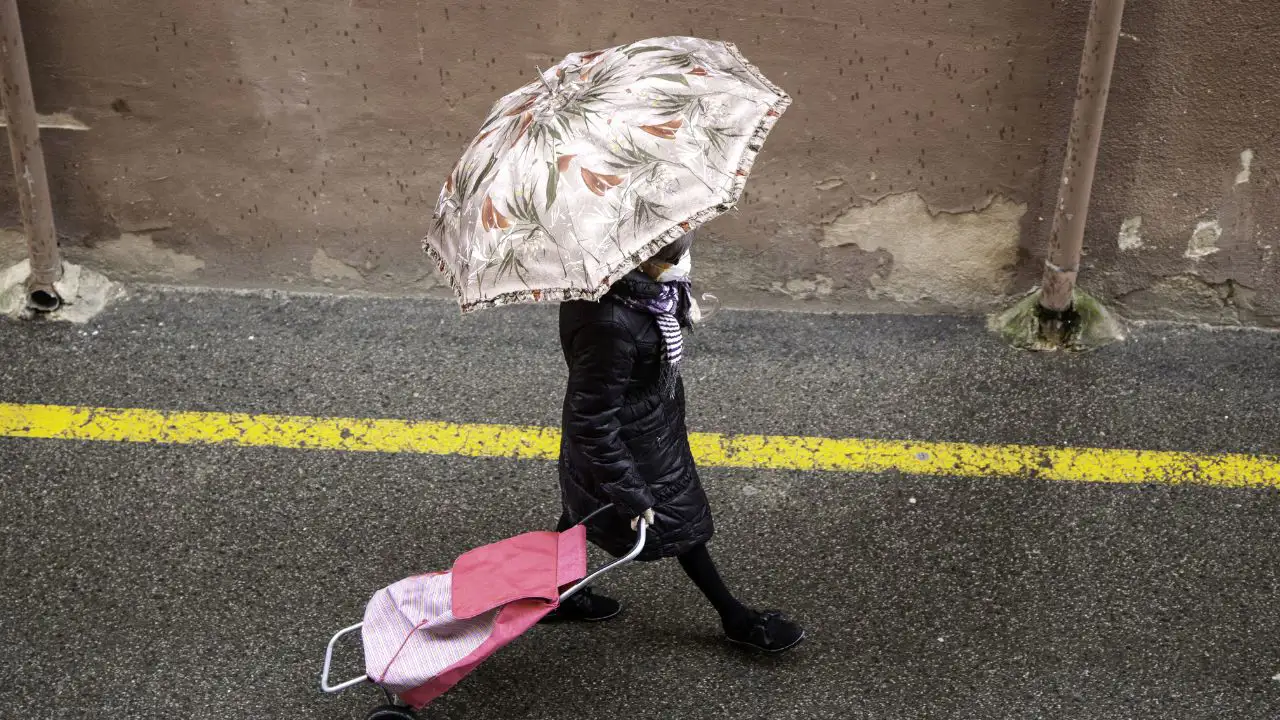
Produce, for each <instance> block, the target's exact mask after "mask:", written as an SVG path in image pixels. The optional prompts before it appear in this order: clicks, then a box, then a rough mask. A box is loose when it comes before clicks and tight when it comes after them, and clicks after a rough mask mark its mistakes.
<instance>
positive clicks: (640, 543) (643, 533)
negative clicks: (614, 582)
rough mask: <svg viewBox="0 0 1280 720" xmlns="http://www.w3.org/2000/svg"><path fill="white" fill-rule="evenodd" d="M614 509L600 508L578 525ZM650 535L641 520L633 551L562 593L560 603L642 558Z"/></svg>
mask: <svg viewBox="0 0 1280 720" xmlns="http://www.w3.org/2000/svg"><path fill="white" fill-rule="evenodd" d="M612 507H613V506H612V505H606V506H604V507H602V508H600V509H599V510H597V511H595V512H593V513H591V514H590V515H588V516H587V517H586V518H584V519H583V521H582V522H581V523H578V524H579V525H583V524H586V523H587V522H588V521H590V520H591V519H592V518H594V517H595V516H596V515H599V514H600V513H602V512H604V511H605V510H608V509H610V508H612ZM648 535H649V527H648V525H647V524H646V523H645V521H644V518H640V519H639V521H638V522H637V523H636V544H635V545H634V546H633V547H632V548H631V551H630V552H628V553H627V554H626V555H623V556H622V557H620V558H618V559H617V560H614V561H613V562H611V563H609V564H608V565H605V566H604V567H602V568H600V569H599V570H596V571H595V572H593V573H591V574H590V575H588V576H587V577H586V578H584V579H583V580H582V581H581V582H579V583H577V584H576V585H574V586H573V587H571V588H569V589H568V590H565V591H564V592H562V593H560V602H564V601H565V600H568V599H569V598H571V597H573V596H574V595H576V594H577V593H578V592H579V591H581V590H582V589H583V588H585V587H587V586H588V585H590V584H591V583H593V582H595V581H596V580H598V579H600V577H601V576H602V575H605V574H606V573H610V572H613V571H614V570H617V569H618V568H620V567H622V566H623V565H627V564H629V563H631V562H632V561H634V560H635V559H636V558H638V557H640V553H641V552H644V544H645V540H646V539H647V538H648Z"/></svg>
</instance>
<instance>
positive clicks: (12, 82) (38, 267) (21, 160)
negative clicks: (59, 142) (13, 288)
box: [0, 0, 62, 312]
mask: <svg viewBox="0 0 1280 720" xmlns="http://www.w3.org/2000/svg"><path fill="white" fill-rule="evenodd" d="M0 34H2V35H3V38H0V55H2V56H3V57H0V84H3V88H2V93H0V95H2V96H3V100H4V116H5V121H6V122H7V123H8V126H9V127H8V131H9V153H10V154H11V155H12V156H13V175H14V179H15V180H16V182H17V185H18V202H19V204H20V205H21V207H22V225H23V228H24V229H25V230H26V233H27V248H28V252H29V253H30V257H31V275H30V276H29V277H28V278H27V303H28V305H30V307H31V308H33V309H35V310H39V311H43V312H51V311H53V310H57V309H58V308H59V307H60V306H61V305H62V298H61V297H60V296H59V295H58V290H57V289H56V288H55V287H54V283H56V282H58V281H59V280H61V279H62V256H61V254H60V253H59V252H58V237H57V234H56V233H55V231H54V225H53V203H52V202H51V200H50V198H49V180H48V176H47V175H46V173H45V166H44V150H43V149H42V148H41V145H40V127H39V125H38V124H37V123H38V120H37V118H36V103H35V98H34V96H33V95H32V93H31V73H30V71H29V70H28V68H27V51H26V46H25V45H24V43H23V42H22V25H21V24H20V22H19V20H18V3H17V0H0Z"/></svg>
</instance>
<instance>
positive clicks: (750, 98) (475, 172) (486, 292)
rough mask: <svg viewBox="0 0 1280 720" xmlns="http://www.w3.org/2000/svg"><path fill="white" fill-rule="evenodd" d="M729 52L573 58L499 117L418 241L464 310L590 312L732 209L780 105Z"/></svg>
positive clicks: (643, 50)
mask: <svg viewBox="0 0 1280 720" xmlns="http://www.w3.org/2000/svg"><path fill="white" fill-rule="evenodd" d="M790 103H791V98H789V97H788V96H787V94H786V93H784V92H783V91H782V90H780V89H779V88H778V87H777V86H775V85H774V84H773V83H771V82H769V80H768V79H767V78H765V76H764V75H763V74H762V73H761V72H760V71H759V70H758V69H756V68H755V67H754V66H752V65H751V64H750V63H749V62H747V60H746V58H744V57H743V56H742V54H741V53H740V52H739V51H738V49H737V48H736V47H734V46H733V45H732V44H729V43H724V42H719V41H712V40H703V39H699V38H692V37H668V38H656V39H652V40H644V41H641V42H637V43H633V44H631V45H624V46H620V47H615V48H611V49H608V50H602V51H597V52H588V53H575V54H572V55H569V56H568V57H566V58H565V59H564V60H563V61H562V62H560V63H559V64H558V65H556V66H555V67H553V68H551V69H549V70H547V71H546V72H543V73H542V74H541V77H540V78H539V79H538V80H536V81H535V82H533V83H531V84H530V85H527V86H525V87H523V88H521V89H519V90H517V91H515V92H513V93H511V94H510V95H507V96H506V97H504V98H502V99H501V100H499V101H498V103H497V105H495V106H494V108H493V110H492V112H491V113H490V114H489V117H488V119H486V120H485V122H484V124H483V126H481V128H480V132H479V134H478V135H477V136H476V138H475V140H473V141H472V142H471V144H470V146H469V147H468V148H467V150H466V151H465V152H464V153H463V156H462V159H461V160H459V161H458V163H457V165H456V166H455V167H454V168H453V171H452V172H451V173H450V174H449V177H448V179H447V180H446V181H445V184H444V188H443V189H442V190H441V192H440V198H439V201H438V202H437V205H436V212H435V216H434V218H433V220H432V223H431V228H430V230H429V231H428V233H427V236H426V238H425V240H424V242H423V247H424V249H425V250H426V252H427V253H428V254H429V255H430V256H431V257H432V258H433V259H434V260H435V261H436V262H437V264H438V266H439V268H440V271H441V272H442V273H444V274H445V275H446V276H447V277H448V279H449V282H450V284H451V285H452V286H453V289H454V291H455V292H456V293H457V296H458V302H459V304H460V305H461V306H462V310H463V311H464V312H467V311H470V310H474V309H476V308H481V307H489V306H494V305H503V304H507V303H513V302H536V301H541V300H552V301H562V300H574V299H590V300H595V299H599V298H600V297H602V296H603V295H604V294H605V293H606V292H608V289H609V286H610V285H612V284H613V283H614V282H615V281H617V280H618V279H619V278H621V277H622V276H623V275H625V274H626V273H628V272H630V271H631V270H633V269H635V267H636V266H638V265H639V264H640V263H641V262H643V261H644V260H646V259H648V258H649V257H650V256H652V255H653V253H655V252H657V251H658V250H659V249H661V248H662V247H663V246H665V245H667V244H668V243H670V242H672V241H673V240H675V239H676V238H678V237H679V236H680V235H682V234H684V233H686V232H688V231H689V230H692V229H693V228H695V227H697V226H699V225H701V224H703V223H705V222H707V221H708V220H710V219H711V218H714V217H716V216H717V215H720V214H722V213H724V212H727V211H728V210H729V209H731V208H732V207H733V206H734V205H735V204H736V203H737V202H738V199H739V198H740V197H741V196H742V191H743V188H744V187H745V185H746V179H747V176H748V174H749V173H750V171H751V166H752V163H753V162H754V161H755V157H756V154H757V153H758V152H759V151H760V147H761V145H762V144H763V143H764V140H765V138H766V136H767V135H768V134H769V131H770V130H771V129H772V128H773V125H774V123H775V122H777V119H778V117H779V116H781V114H782V113H783V112H784V111H785V110H786V108H787V106H788V105H790Z"/></svg>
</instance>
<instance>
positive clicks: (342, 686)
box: [320, 622, 369, 693]
mask: <svg viewBox="0 0 1280 720" xmlns="http://www.w3.org/2000/svg"><path fill="white" fill-rule="evenodd" d="M363 626H364V623H362V622H361V623H356V624H355V625H352V626H351V627H345V628H342V629H341V630H339V631H338V632H337V634H335V635H334V636H333V637H332V638H330V639H329V647H327V648H325V651H324V670H323V671H322V672H321V673H320V689H321V690H323V691H325V692H327V693H336V692H339V691H342V690H346V689H347V688H349V687H353V686H355V685H359V684H360V683H362V682H365V681H366V680H368V679H369V676H368V675H361V676H360V677H358V678H352V679H350V680H345V681H343V682H340V683H338V684H337V685H330V684H329V667H330V666H331V665H332V664H333V646H334V645H336V644H337V643H338V638H341V637H342V636H343V635H346V634H347V633H353V632H355V631H357V630H359V629H360V628H361V627H363Z"/></svg>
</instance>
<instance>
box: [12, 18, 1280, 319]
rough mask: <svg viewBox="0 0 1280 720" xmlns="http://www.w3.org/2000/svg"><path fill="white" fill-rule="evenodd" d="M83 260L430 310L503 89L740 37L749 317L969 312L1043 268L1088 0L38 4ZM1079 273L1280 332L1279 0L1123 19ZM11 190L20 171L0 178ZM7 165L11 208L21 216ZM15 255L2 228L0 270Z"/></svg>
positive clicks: (68, 203) (735, 289)
mask: <svg viewBox="0 0 1280 720" xmlns="http://www.w3.org/2000/svg"><path fill="white" fill-rule="evenodd" d="M23 5H24V7H23V19H24V22H25V32H26V36H27V42H28V47H29V53H30V56H31V63H32V67H33V74H34V75H35V84H36V96H37V102H38V104H39V107H40V111H41V112H43V113H53V112H67V113H69V114H70V115H72V116H74V117H75V118H77V119H79V120H80V121H83V122H84V123H85V124H86V125H88V126H89V130H87V131H83V132H77V131H69V130H49V131H48V132H47V133H46V135H45V142H46V152H47V154H48V156H49V165H50V170H51V173H52V176H53V190H54V193H55V195H56V196H57V203H58V207H59V212H58V217H59V221H60V230H61V232H62V233H63V234H64V236H65V237H64V240H63V242H64V244H65V245H66V246H67V247H68V248H69V254H70V255H72V257H74V258H76V259H78V260H81V261H83V262H87V263H92V264H94V265H96V266H98V267H101V268H102V269H104V270H106V271H108V272H109V273H112V274H114V275H115V276H117V277H123V278H133V279H146V280H163V281H177V282H182V283H193V284H206V285H235V286H241V285H249V286H262V285H267V286H292V287H316V286H323V285H329V286H335V287H343V288H351V289H366V290H372V291H378V292H415V293H416V292H422V291H431V290H433V289H434V290H438V289H439V287H440V283H439V280H438V279H437V278H436V277H435V273H434V271H433V269H432V268H430V267H429V266H428V264H427V263H426V262H424V261H423V260H422V258H421V257H420V255H419V251H418V239H419V237H420V236H421V235H422V233H423V231H424V229H425V227H426V223H427V220H428V218H429V216H430V212H431V208H432V206H433V204H434V199H435V196H436V194H437V192H438V190H439V186H440V183H441V182H442V180H443V178H444V175H445V173H446V171H447V170H448V169H449V168H450V167H451V165H452V163H453V161H454V160H455V159H456V156H457V154H458V153H459V152H460V150H461V148H462V146H463V145H464V144H465V143H466V141H467V140H469V139H470V137H471V136H472V135H473V134H474V130H475V128H476V127H477V126H478V124H479V122H480V121H481V119H482V117H483V115H484V114H485V112H486V110H487V109H488V107H489V105H490V103H491V102H492V101H493V100H494V99H495V98H496V97H497V95H498V94H500V93H501V92H504V91H506V90H508V89H511V88H514V87H516V86H518V85H520V84H523V83H524V82H527V81H528V80H529V79H530V78H531V76H532V75H531V74H532V72H533V68H534V66H535V65H539V64H541V65H543V66H546V65H547V64H550V63H552V62H555V61H556V60H558V59H559V58H560V57H561V56H563V55H564V54H565V53H566V52H569V51H572V50H581V49H586V48H592V47H602V46H608V45H613V44H618V43H622V42H626V41H630V40H635V39H640V38H645V37H651V36H657V35H665V34H697V35H703V36H709V37H718V38H723V39H729V40H733V41H734V42H736V43H738V44H739V45H740V46H741V47H742V48H743V50H744V51H745V52H746V53H747V55H748V57H750V58H752V59H753V60H754V61H755V62H756V63H757V64H759V65H760V66H761V68H762V69H763V70H764V71H765V72H766V73H767V74H768V75H769V76H770V77H771V78H772V79H774V80H775V81H776V82H778V83H779V84H781V85H782V86H784V87H785V88H786V89H788V90H789V91H790V92H791V93H792V95H793V96H794V97H795V100H796V102H795V104H794V105H793V107H792V109H791V110H790V111H789V112H788V113H787V115H786V116H785V117H784V118H783V121H782V122H781V123H780V124H779V126H778V128H777V130H775V132H774V135H773V136H772V137H771V139H770V142H769V144H768V146H767V147H766V150H765V152H764V153H763V154H762V156H761V160H760V162H759V163H758V164H757V166H756V170H755V172H754V174H753V178H752V182H751V184H750V185H749V189H748V194H747V197H746V199H745V201H744V202H743V204H742V206H741V208H740V210H739V211H738V212H737V213H736V214H735V215H733V216H731V217H726V218H722V219H720V220H718V221H716V222H715V223H714V224H713V225H712V226H711V227H710V228H709V229H710V231H711V234H712V237H711V238H709V240H708V241H707V242H705V243H703V246H702V247H700V248H699V249H698V255H697V257H698V272H699V275H700V276H701V278H702V280H703V281H704V285H705V286H706V289H708V290H714V291H717V292H718V293H719V294H720V295H721V296H722V297H724V298H726V299H728V300H730V301H732V302H739V303H753V304H764V305H784V306H797V307H800V306H811V307H837V308H846V309H882V308H888V309H904V308H905V309H918V310H935V309H942V310H961V311H982V310H987V309H989V308H991V307H993V306H995V305H999V304H1000V303H1002V302H1004V301H1005V298H1006V297H1007V296H1008V295H1010V294H1014V293H1017V292H1019V291H1022V290H1025V289H1026V288H1028V287H1029V286H1030V285H1031V284H1033V283H1034V281H1035V278H1036V277H1037V275H1038V268H1039V257H1040V251H1041V247H1042V245H1043V243H1044V237H1045V236H1046V235H1047V231H1048V219H1049V218H1048V215H1049V214H1050V211H1051V208H1052V205H1053V198H1054V194H1055V193H1056V188H1057V178H1058V172H1059V169H1060V162H1061V161H1060V157H1061V153H1062V146H1063V143H1064V138H1065V135H1066V122H1067V120H1068V118H1069V114H1070V104H1071V99H1072V95H1073V92H1074V81H1075V73H1076V66H1077V64H1078V58H1079V54H1080V50H1081V45H1082V35H1083V28H1084V21H1085V18H1086V15H1087V12H1088V2H1087V0H1069V1H1068V0H1056V1H1054V0H1034V1H1033V2H1028V1H1027V0H965V1H963V2H962V1H960V0H955V1H954V2H951V1H948V0H867V1H866V2H861V3H853V2H847V1H845V0H822V1H821V2H818V1H816V0H802V1H801V2H794V1H792V2H782V1H781V0H779V1H777V2H767V3H766V2H761V1H759V0H745V1H742V2H738V3H727V2H726V3H708V2H706V1H705V0H699V1H697V2H694V1H692V0H665V1H656V0H655V1H653V2H647V3H622V2H610V3H601V2H588V1H587V0H528V1H526V2H517V1H514V0H484V1H483V2H478V1H476V0H469V1H468V2H466V3H456V4H446V3H441V2H432V1H428V0H421V1H419V2H414V1H413V0H349V1H347V2H341V3H320V2H288V1H286V0H219V1H218V2H196V1H195V0H186V1H184V2H178V3H174V2H160V1H159V0H137V1H136V2H132V3H116V2H108V1H107V0H77V1H76V2H72V1H71V0H45V1H44V2H39V3H36V2H27V3H23ZM1130 6H1131V7H1130V9H1129V15H1128V19H1127V27H1126V31H1127V33H1128V34H1127V35H1126V38H1125V39H1124V40H1123V41H1122V43H1121V50H1120V52H1121V57H1120V60H1119V63H1118V67H1117V78H1116V83H1115V88H1114V92H1113V100H1112V106H1111V112H1110V114H1109V116H1108V119H1107V129H1106V137H1107V142H1106V146H1105V148H1104V150H1103V154H1102V158H1101V161H1100V162H1101V171H1100V172H1101V176H1100V177H1099V179H1098V183H1097V185H1096V188H1095V208H1096V209H1095V210H1094V212H1093V214H1092V220H1091V225H1090V231H1089V237H1088V240H1087V245H1088V257H1087V258H1086V264H1085V270H1084V273H1083V282H1084V283H1085V284H1086V286H1087V287H1090V288H1091V289H1093V290H1096V291H1098V292H1100V293H1101V294H1102V295H1103V296H1104V297H1106V298H1108V299H1110V300H1112V301H1115V302H1117V303H1120V304H1122V305H1123V306H1124V308H1125V309H1126V310H1127V311H1128V312H1129V313H1130V314H1131V315H1137V316H1144V317H1176V318H1182V319H1202V320H1212V321H1216V322H1227V323H1235V322H1243V323H1262V324H1280V277H1278V275H1280V257H1278V256H1277V253H1276V250H1275V248H1274V245H1275V244H1276V243H1277V242H1280V236H1278V235H1277V229H1280V203H1277V202H1276V197H1277V185H1278V184H1280V176H1278V175H1277V173H1278V172H1280V167H1278V166H1277V164H1276V160H1275V158H1276V157H1277V156H1280V123H1278V122H1277V110H1278V109H1280V108H1278V107H1277V103H1280V72H1277V68H1280V44H1278V43H1276V42H1275V37H1276V32H1277V30H1280V6H1278V5H1277V4H1276V3H1275V2H1274V0H1233V1H1232V2H1225V1H1224V2H1213V3H1204V2H1196V1H1195V0H1145V1H1142V2H1137V1H1135V2H1131V3H1130ZM5 167H6V170H7V168H8V165H7V161H6V166H5ZM10 186H11V178H9V177H5V178H4V183H3V190H0V193H3V194H0V203H3V205H0V208H3V209H4V210H6V211H7V213H6V214H7V216H8V221H9V224H11V225H12V224H16V203H15V202H14V201H13V196H12V191H11V189H10ZM20 250H21V247H20V245H19V244H18V243H17V236H16V235H14V234H13V233H8V234H6V235H4V236H2V237H0V261H5V260H8V259H13V256H15V255H16V254H18V253H19V252H20Z"/></svg>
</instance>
